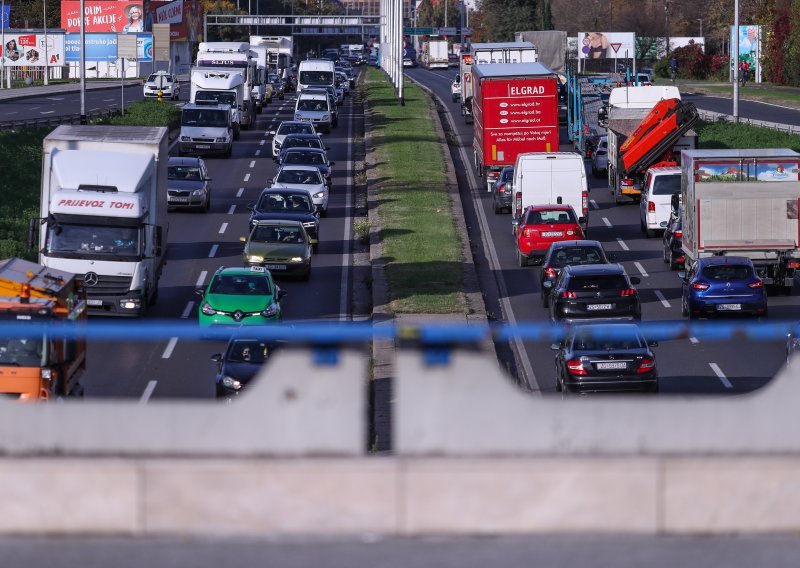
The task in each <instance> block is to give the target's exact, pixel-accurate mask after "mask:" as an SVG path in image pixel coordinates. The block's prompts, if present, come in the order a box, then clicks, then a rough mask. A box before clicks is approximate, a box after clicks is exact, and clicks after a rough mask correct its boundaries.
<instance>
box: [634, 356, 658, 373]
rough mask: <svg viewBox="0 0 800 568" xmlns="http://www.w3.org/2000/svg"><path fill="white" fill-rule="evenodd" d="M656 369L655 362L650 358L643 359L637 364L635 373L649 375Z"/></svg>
mask: <svg viewBox="0 0 800 568" xmlns="http://www.w3.org/2000/svg"><path fill="white" fill-rule="evenodd" d="M655 367H656V360H655V359H651V358H650V357H643V358H642V362H641V363H639V368H638V369H636V372H637V373H649V372H650V371H652V370H653V369H655Z"/></svg>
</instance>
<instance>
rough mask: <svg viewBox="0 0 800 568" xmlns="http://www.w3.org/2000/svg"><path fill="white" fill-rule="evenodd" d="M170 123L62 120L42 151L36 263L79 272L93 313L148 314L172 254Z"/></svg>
mask: <svg viewBox="0 0 800 568" xmlns="http://www.w3.org/2000/svg"><path fill="white" fill-rule="evenodd" d="M167 134H168V131H167V129H166V128H165V127H141V126H72V125H61V126H58V127H57V128H56V129H55V130H53V132H51V133H50V134H48V135H47V137H45V139H44V142H43V155H42V191H41V198H40V207H41V208H40V228H39V263H40V264H43V265H44V266H46V267H48V268H54V269H58V270H63V271H64V272H69V273H72V274H75V275H76V277H77V279H78V281H79V282H80V283H81V284H82V285H84V286H85V287H86V291H87V304H88V306H89V313H90V314H98V315H116V316H143V315H144V314H145V313H146V312H147V308H148V307H149V306H151V305H153V304H154V303H155V302H156V300H157V298H158V282H159V279H160V278H161V272H162V270H163V267H164V262H165V259H166V253H167V233H168V230H169V225H168V221H167V160H168V156H169V152H168V149H167Z"/></svg>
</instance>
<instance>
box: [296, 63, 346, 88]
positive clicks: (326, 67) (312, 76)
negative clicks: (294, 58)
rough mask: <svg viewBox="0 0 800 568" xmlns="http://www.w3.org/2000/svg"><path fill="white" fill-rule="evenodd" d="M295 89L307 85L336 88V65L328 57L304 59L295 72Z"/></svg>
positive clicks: (306, 86) (307, 86)
mask: <svg viewBox="0 0 800 568" xmlns="http://www.w3.org/2000/svg"><path fill="white" fill-rule="evenodd" d="M297 75H298V76H297V91H298V92H299V91H302V90H303V89H307V88H309V87H323V88H325V87H328V86H330V87H333V88H336V85H335V81H336V65H335V64H334V62H333V61H331V60H330V59H306V60H305V61H301V62H300V69H299V70H298V72H297Z"/></svg>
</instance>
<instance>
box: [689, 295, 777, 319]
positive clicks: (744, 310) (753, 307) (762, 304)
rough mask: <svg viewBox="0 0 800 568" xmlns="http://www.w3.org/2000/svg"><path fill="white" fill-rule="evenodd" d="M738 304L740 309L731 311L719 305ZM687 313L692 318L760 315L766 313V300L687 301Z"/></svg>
mask: <svg viewBox="0 0 800 568" xmlns="http://www.w3.org/2000/svg"><path fill="white" fill-rule="evenodd" d="M732 304H738V305H740V306H741V309H738V310H731V309H724V308H720V307H719V306H721V305H732ZM688 308H689V311H690V312H691V313H692V315H694V316H716V315H726V314H732V315H736V314H748V315H760V314H763V313H764V312H766V311H767V300H766V298H765V299H764V300H752V299H746V300H745V299H742V298H731V299H716V298H714V299H710V300H697V299H689V301H688Z"/></svg>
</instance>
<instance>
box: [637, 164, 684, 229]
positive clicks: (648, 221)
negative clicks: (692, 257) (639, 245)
mask: <svg viewBox="0 0 800 568" xmlns="http://www.w3.org/2000/svg"><path fill="white" fill-rule="evenodd" d="M680 193H681V168H680V167H679V166H670V167H660V168H650V169H648V170H647V171H646V172H645V174H644V183H643V184H642V199H641V201H640V202H639V218H640V222H641V226H642V232H643V233H645V234H646V235H647V236H648V237H655V236H656V231H663V230H664V229H666V228H667V223H668V222H669V215H670V212H671V211H672V196H673V195H680Z"/></svg>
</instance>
